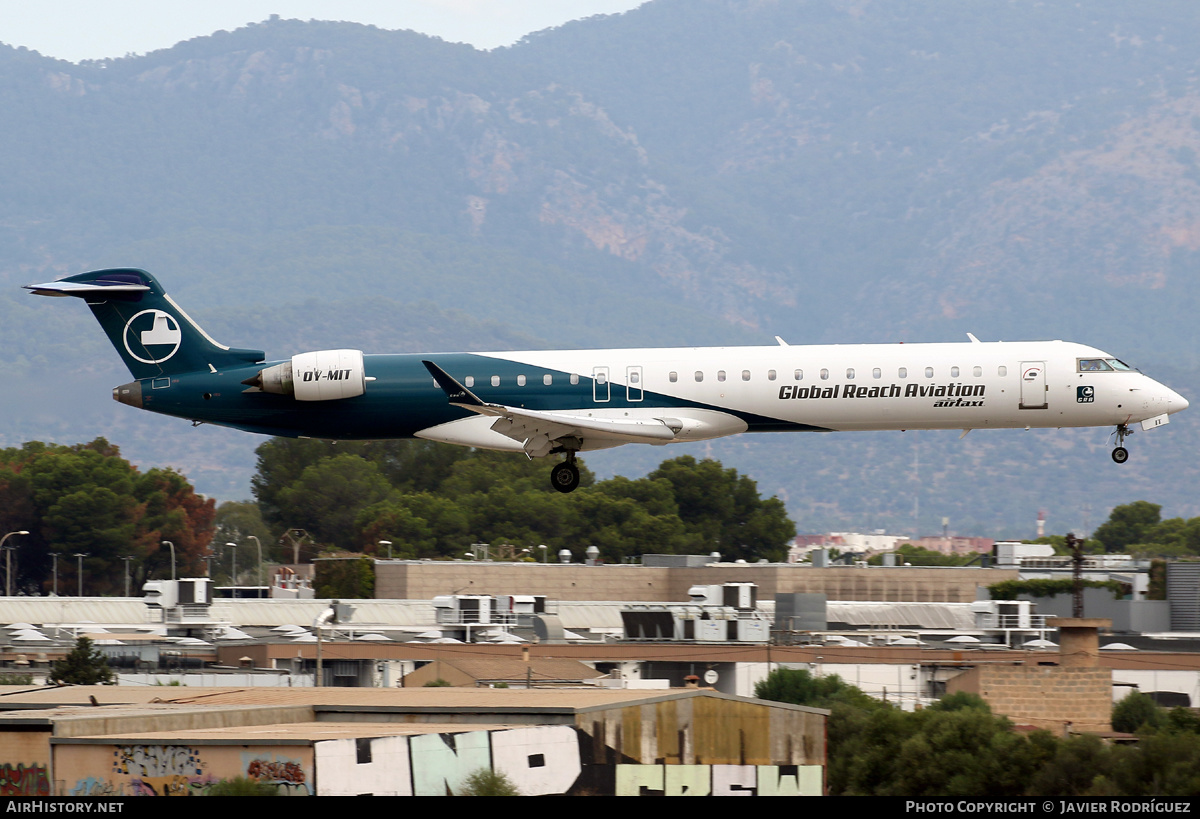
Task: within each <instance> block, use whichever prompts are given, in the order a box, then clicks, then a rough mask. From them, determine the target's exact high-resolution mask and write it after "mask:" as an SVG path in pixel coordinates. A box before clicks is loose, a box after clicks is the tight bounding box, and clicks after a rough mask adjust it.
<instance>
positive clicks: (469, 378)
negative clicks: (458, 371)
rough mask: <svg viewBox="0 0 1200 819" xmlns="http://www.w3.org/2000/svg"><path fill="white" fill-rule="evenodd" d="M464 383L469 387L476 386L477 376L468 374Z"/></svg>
mask: <svg viewBox="0 0 1200 819" xmlns="http://www.w3.org/2000/svg"><path fill="white" fill-rule="evenodd" d="M463 384H465V385H466V386H468V387H474V386H475V376H473V375H468V376H467V377H466V378H464V379H463Z"/></svg>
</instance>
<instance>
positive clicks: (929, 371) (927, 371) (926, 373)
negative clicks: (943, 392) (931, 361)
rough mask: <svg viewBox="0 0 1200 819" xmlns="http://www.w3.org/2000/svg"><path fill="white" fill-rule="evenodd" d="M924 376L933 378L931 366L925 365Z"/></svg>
mask: <svg viewBox="0 0 1200 819" xmlns="http://www.w3.org/2000/svg"><path fill="white" fill-rule="evenodd" d="M925 377H926V378H933V367H926V368H925Z"/></svg>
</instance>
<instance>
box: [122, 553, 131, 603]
mask: <svg viewBox="0 0 1200 819" xmlns="http://www.w3.org/2000/svg"><path fill="white" fill-rule="evenodd" d="M121 560H124V561H125V596H126V597H128V596H129V561H131V560H133V555H126V556H125V557H123V558H121Z"/></svg>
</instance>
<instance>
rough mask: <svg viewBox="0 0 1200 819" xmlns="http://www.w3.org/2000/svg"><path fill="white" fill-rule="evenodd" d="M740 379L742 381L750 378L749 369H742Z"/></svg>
mask: <svg viewBox="0 0 1200 819" xmlns="http://www.w3.org/2000/svg"><path fill="white" fill-rule="evenodd" d="M742 380H743V381H749V380H750V371H749V370H742Z"/></svg>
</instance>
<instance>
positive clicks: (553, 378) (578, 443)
mask: <svg viewBox="0 0 1200 819" xmlns="http://www.w3.org/2000/svg"><path fill="white" fill-rule="evenodd" d="M26 287H27V289H29V290H32V291H33V292H34V293H36V294H38V295H43V296H77V297H79V298H82V299H83V300H84V301H86V302H87V304H88V306H89V307H90V308H91V309H92V313H93V314H94V315H95V316H96V318H97V319H98V320H99V322H100V324H101V326H102V327H103V328H104V331H105V332H106V333H108V337H109V339H110V340H111V341H112V343H113V346H115V347H116V348H117V352H118V353H119V354H120V355H121V358H122V359H124V361H125V364H126V366H128V367H129V371H130V372H131V373H132V374H133V377H134V378H135V379H136V380H134V381H132V382H130V383H128V384H125V385H123V386H120V387H117V388H116V389H114V390H113V398H115V399H116V400H117V401H120V402H121V403H123V404H129V405H130V406H134V407H138V408H141V409H147V410H150V411H152V412H159V413H162V414H164V415H174V416H178V417H180V418H187V419H190V420H191V421H192V422H193V424H201V423H210V424H220V425H222V426H227V427H234V428H235V429H241V430H246V431H248V432H257V433H262V434H265V435H281V436H286V437H306V438H322V439H332V440H372V439H374V440H378V439H385V438H411V437H416V438H424V439H427V440H431V441H443V442H446V443H450V444H458V445H460V446H470V447H481V448H484V449H495V450H506V451H512V452H523V453H525V455H526V456H528V457H530V458H541V457H545V456H548V455H552V454H561V455H563V456H564V460H563V461H562V462H560V463H558V464H557V465H556V466H555V467H554V468H553V470H552V471H551V483H552V484H553V486H554V488H555V489H557V490H558V491H560V492H570V491H572V490H573V489H575V487H576V486H578V484H579V470H578V468H577V467H576V466H575V453H577V452H583V451H588V450H594V449H605V448H608V447H614V446H620V445H621V444H630V443H641V444H656V445H661V444H668V443H674V442H678V441H703V440H708V439H710V438H720V437H723V436H726V435H735V434H737V433H741V432H765V431H772V432H774V431H787V430H812V431H821V432H829V431H835V430H884V429H899V430H905V429H961V430H962V431H963V435H966V434H967V432H969V431H971V430H972V429H983V428H989V427H993V428H994V427H999V428H1014V427H1024V428H1026V429H1028V428H1030V427H1093V426H1113V427H1115V429H1116V432H1115V438H1116V447H1115V449H1113V452H1112V458H1113V460H1114V461H1116V462H1117V463H1124V462H1125V460H1126V459H1127V458H1128V457H1129V453H1128V451H1127V450H1126V449H1125V446H1124V442H1125V437H1126V435H1128V434H1129V433H1131V432H1132V431H1133V426H1132V425H1140V426H1141V428H1142V429H1153V428H1154V427H1158V426H1161V425H1163V424H1165V423H1167V421H1168V420H1169V416H1170V415H1171V414H1173V413H1176V412H1179V411H1180V410H1182V409H1185V408H1187V405H1188V402H1187V401H1186V400H1185V399H1184V398H1183V397H1182V396H1181V395H1179V394H1178V393H1176V392H1175V391H1174V390H1171V389H1169V388H1167V387H1165V386H1163V385H1162V384H1160V383H1158V382H1157V381H1154V380H1153V379H1150V378H1148V377H1146V376H1145V375H1142V373H1140V372H1138V371H1137V370H1135V369H1133V368H1132V367H1129V366H1128V365H1126V364H1125V363H1124V362H1122V361H1121V360H1120V359H1118V358H1115V357H1113V356H1111V355H1109V354H1108V353H1106V352H1102V351H1101V350H1097V349H1095V348H1093V347H1087V346H1084V345H1082V344H1073V343H1070V342H1066V341H1022V342H987V343H985V342H980V341H979V340H978V339H976V338H975V337H974V336H969V339H970V340H969V341H965V342H962V343H957V344H852V345H836V346H825V345H823V346H788V345H787V344H786V343H784V342H783V340H782V339H779V338H778V337H777V338H776V341H778V345H777V346H767V347H693V348H679V349H628V350H545V351H529V352H506V353H444V354H436V355H364V354H363V353H362V352H361V351H359V350H320V351H317V352H309V353H302V354H300V355H296V356H293V357H292V358H291V359H290V360H286V361H267V360H265V356H264V355H263V353H262V351H261V350H247V349H238V348H231V347H226V346H225V345H223V344H218V343H217V342H216V341H214V340H213V339H212V338H211V337H210V336H209V335H208V334H207V333H205V332H204V330H202V329H200V326H199V325H198V324H196V322H194V321H193V320H192V319H191V318H190V317H189V316H188V314H187V313H185V312H184V311H183V310H182V309H181V308H180V307H179V305H177V304H176V303H175V302H174V301H173V300H172V299H171V297H170V296H168V295H167V294H166V292H165V291H164V290H163V288H162V286H161V285H160V284H159V283H158V281H157V280H156V279H155V278H154V277H153V276H151V275H150V274H149V273H147V272H145V271H143V270H135V269H128V268H122V269H114V270H98V271H93V272H91V273H81V274H79V275H76V276H70V277H67V278H65V279H61V280H59V281H55V282H49V283H47V284H31V285H26Z"/></svg>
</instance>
